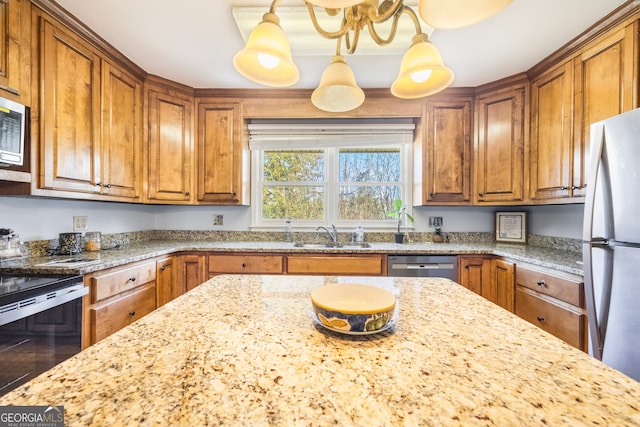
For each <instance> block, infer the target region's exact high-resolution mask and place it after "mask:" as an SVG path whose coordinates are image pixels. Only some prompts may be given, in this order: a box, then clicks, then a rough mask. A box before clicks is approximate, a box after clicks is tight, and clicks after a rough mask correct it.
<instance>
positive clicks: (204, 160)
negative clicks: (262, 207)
mask: <svg viewBox="0 0 640 427" xmlns="http://www.w3.org/2000/svg"><path fill="white" fill-rule="evenodd" d="M244 151H245V150H244V149H243V144H242V117H241V109H240V104H239V103H229V104H224V103H215V102H203V103H200V104H199V105H198V149H197V159H198V202H199V203H216V204H230V205H238V204H241V203H243V200H242V197H241V196H242V191H241V190H242V187H243V158H244V154H245V153H244ZM247 184H248V183H247Z"/></svg>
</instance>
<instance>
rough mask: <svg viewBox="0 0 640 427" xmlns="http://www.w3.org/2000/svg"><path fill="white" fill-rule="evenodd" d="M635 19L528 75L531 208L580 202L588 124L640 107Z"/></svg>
mask: <svg viewBox="0 0 640 427" xmlns="http://www.w3.org/2000/svg"><path fill="white" fill-rule="evenodd" d="M637 15H638V13H637V12H636V13H635V14H634V15H632V16H631V17H630V18H627V19H623V20H622V22H621V23H619V24H617V25H615V26H612V25H613V24H609V23H608V21H607V20H605V22H604V23H603V24H602V25H605V26H606V25H607V24H608V25H610V26H612V28H608V29H607V31H601V32H600V34H601V35H600V36H599V37H597V38H595V39H592V40H591V41H589V42H588V43H586V44H585V45H583V46H577V47H574V49H575V51H574V52H573V53H572V54H570V55H567V56H566V57H565V58H564V59H562V60H557V61H556V64H557V65H551V66H547V64H543V65H545V66H546V67H545V68H543V67H538V69H535V70H534V72H533V73H532V74H533V78H532V84H531V87H532V89H531V92H532V93H531V100H532V104H531V105H532V108H531V116H532V117H531V157H530V191H529V198H530V200H531V201H532V202H533V203H576V202H582V201H584V195H585V191H586V190H585V187H586V181H585V180H586V173H587V171H586V165H587V163H588V159H589V142H590V138H591V135H590V129H591V124H592V123H595V122H598V121H600V120H603V119H606V118H608V117H611V116H614V115H616V114H620V113H622V112H625V111H629V110H631V109H633V108H637V107H638V106H639V104H638V83H639V82H638V77H639V70H638V49H639V44H638V37H637V34H638V20H637V19H638V16H637ZM570 48H571V46H569V48H568V49H569V50H570Z"/></svg>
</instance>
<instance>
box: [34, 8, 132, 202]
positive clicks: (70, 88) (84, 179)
mask: <svg viewBox="0 0 640 427" xmlns="http://www.w3.org/2000/svg"><path fill="white" fill-rule="evenodd" d="M36 19H38V28H39V30H40V31H39V34H40V38H39V40H38V43H37V49H38V50H37V51H38V58H39V66H40V75H39V79H38V83H37V84H38V88H39V94H40V95H41V97H40V102H39V104H38V105H39V107H38V109H37V114H35V115H34V116H35V117H37V118H36V123H38V125H39V127H38V130H39V132H38V133H36V134H35V135H33V138H32V140H33V141H38V139H39V141H40V146H39V159H40V161H39V168H40V172H39V174H38V176H39V181H38V188H39V189H43V190H45V191H44V192H38V194H41V195H59V194H57V193H55V191H58V190H60V191H65V192H71V193H76V195H75V196H73V195H69V197H75V198H89V197H91V198H96V196H97V198H98V199H103V200H123V201H136V200H137V199H138V197H139V195H140V172H141V171H140V165H141V163H140V156H141V152H140V149H141V141H142V127H141V126H142V82H141V80H139V79H138V78H136V77H134V76H133V75H132V74H131V73H128V72H127V71H125V70H124V69H123V68H121V67H119V66H117V65H115V64H113V63H110V62H108V61H107V60H105V59H104V57H103V56H101V55H100V53H99V52H98V51H97V50H96V49H95V48H94V47H93V46H92V45H91V44H89V43H88V42H86V41H84V39H82V38H81V37H80V36H78V35H77V34H75V33H73V32H72V31H70V30H68V29H66V28H65V27H64V26H63V25H62V24H59V23H57V22H56V21H55V20H53V19H51V18H49V17H47V16H46V15H44V14H43V15H40V16H38V17H37V18H36ZM38 136H39V138H38ZM37 146H38V144H35V143H34V147H37ZM48 190H51V191H52V192H51V193H50V192H47V191H48ZM67 194H68V193H67Z"/></svg>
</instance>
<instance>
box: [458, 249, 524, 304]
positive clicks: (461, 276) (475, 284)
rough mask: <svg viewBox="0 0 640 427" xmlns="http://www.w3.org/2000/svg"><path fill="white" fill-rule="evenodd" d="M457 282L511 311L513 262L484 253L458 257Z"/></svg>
mask: <svg viewBox="0 0 640 427" xmlns="http://www.w3.org/2000/svg"><path fill="white" fill-rule="evenodd" d="M458 282H459V283H460V284H461V285H462V286H464V287H465V288H468V289H469V290H471V291H473V292H475V293H477V294H478V295H481V296H482V297H484V298H485V299H487V300H489V301H491V302H493V303H495V304H497V305H499V306H500V307H502V308H504V309H506V310H509V311H511V312H513V302H514V294H513V289H514V264H513V263H512V262H509V261H507V260H504V259H500V258H494V257H492V256H486V255H469V256H467V255H462V256H460V257H458Z"/></svg>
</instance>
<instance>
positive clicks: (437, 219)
mask: <svg viewBox="0 0 640 427" xmlns="http://www.w3.org/2000/svg"><path fill="white" fill-rule="evenodd" d="M429 227H432V228H435V227H442V217H441V216H430V217H429Z"/></svg>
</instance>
